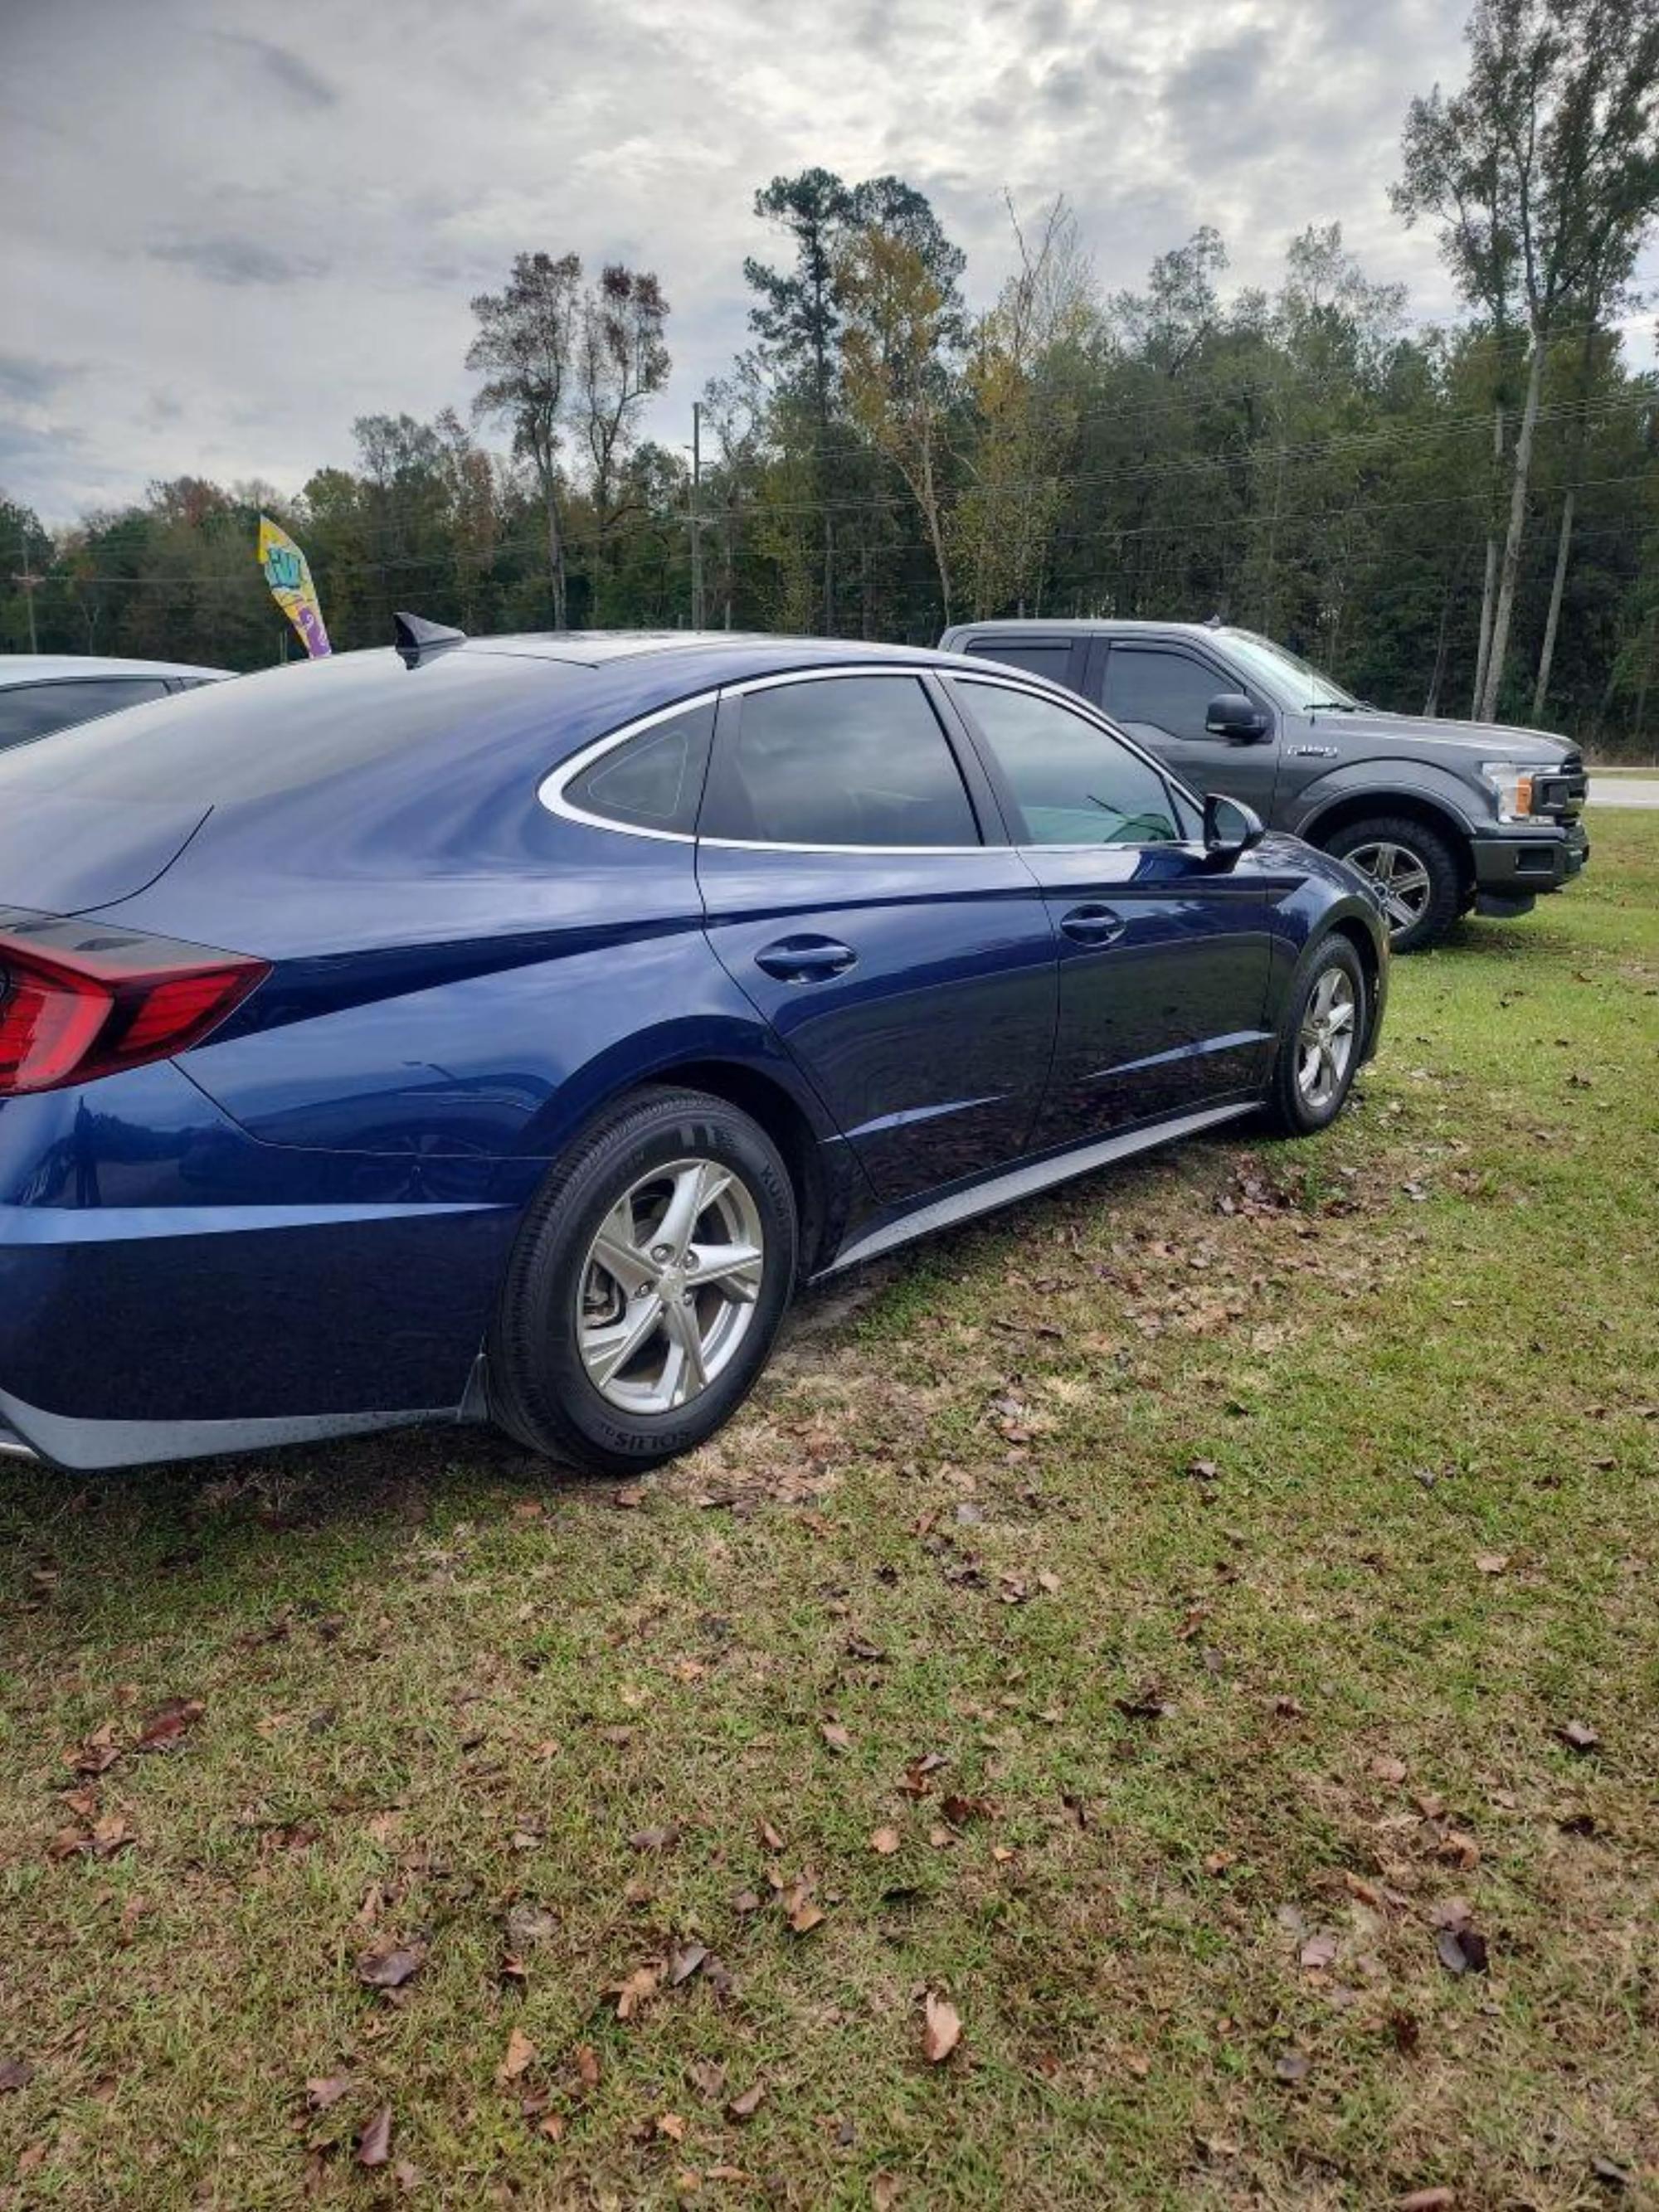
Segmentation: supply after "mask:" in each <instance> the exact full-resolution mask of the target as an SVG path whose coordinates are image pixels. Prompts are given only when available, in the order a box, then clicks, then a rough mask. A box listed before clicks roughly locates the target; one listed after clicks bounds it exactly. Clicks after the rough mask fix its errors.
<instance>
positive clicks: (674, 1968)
mask: <svg viewBox="0 0 1659 2212" xmlns="http://www.w3.org/2000/svg"><path fill="white" fill-rule="evenodd" d="M707 1957H708V1945H707V1944H706V1943H688V1944H687V1945H686V1947H685V1948H684V1950H683V1951H676V1952H675V1954H674V1955H673V1957H672V1958H671V1959H670V1960H669V1961H668V1986H669V1988H670V1989H671V1990H677V1989H678V1987H679V1986H680V1984H681V1983H682V1982H689V1981H690V1978H691V1977H692V1975H693V1974H695V1973H696V1971H697V1969H698V1967H699V1966H702V1962H703V1960H705V1959H706V1958H707Z"/></svg>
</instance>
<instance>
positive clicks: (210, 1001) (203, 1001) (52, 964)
mask: <svg viewBox="0 0 1659 2212" xmlns="http://www.w3.org/2000/svg"><path fill="white" fill-rule="evenodd" d="M269 974H270V964H269V963H268V962H266V961H264V960H255V959H252V958H249V957H247V956H246V955H245V954H243V953H240V952H215V951H210V949H209V948H208V947H207V946H205V945H179V944H177V943H175V942H174V941H173V939H171V938H166V937H151V936H149V935H148V934H146V933H144V932H143V931H141V930H136V929H117V928H111V927H108V926H107V925H104V924H100V923H98V922H95V921H87V920H77V919H76V918H75V917H73V916H69V917H65V916H62V915H46V914H24V913H21V912H19V911H18V910H17V909H16V908H0V1098H9V1097H16V1096H17V1095H18V1094H19V1093H21V1092H22V1091H57V1090H60V1089H62V1087H63V1086H64V1085H65V1084H67V1083H90V1082H91V1081H92V1079H94V1076H100V1075H112V1074H114V1073H116V1071H117V1070H118V1069H119V1068H124V1067H137V1066H140V1065H141V1064H142V1063H143V1061H145V1060H167V1059H169V1058H170V1057H171V1056H172V1055H173V1054H174V1053H177V1052H183V1051H185V1048H187V1047H188V1046H190V1045H193V1044H199V1043H200V1042H201V1041H202V1039H203V1038H204V1036H207V1034H208V1032H209V1031H210V1030H214V1029H216V1028H217V1027H218V1025H219V1024H220V1023H221V1022H222V1021H223V1020H224V1018H225V1017H226V1015H227V1014H228V1013H229V1012H230V1011H231V1009H232V1008H233V1007H234V1006H240V1004H241V1002H242V1000H244V999H246V996H247V995H248V993H249V992H250V991H252V989H253V988H254V987H255V986H256V985H258V984H259V983H262V982H263V981H264V979H265V977H266V976H267V975H269Z"/></svg>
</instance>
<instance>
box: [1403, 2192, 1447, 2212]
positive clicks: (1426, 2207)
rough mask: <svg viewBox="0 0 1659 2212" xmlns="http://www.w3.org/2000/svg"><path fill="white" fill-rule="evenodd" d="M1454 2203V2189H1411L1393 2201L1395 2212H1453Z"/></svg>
mask: <svg viewBox="0 0 1659 2212" xmlns="http://www.w3.org/2000/svg"><path fill="white" fill-rule="evenodd" d="M1395 2203H1396V2206H1397V2212H1453V2208H1454V2207H1455V2204H1456V2203H1457V2191H1455V2189H1413V2191H1412V2193H1411V2195H1410V2196H1409V2197H1398V2198H1396V2200H1395Z"/></svg>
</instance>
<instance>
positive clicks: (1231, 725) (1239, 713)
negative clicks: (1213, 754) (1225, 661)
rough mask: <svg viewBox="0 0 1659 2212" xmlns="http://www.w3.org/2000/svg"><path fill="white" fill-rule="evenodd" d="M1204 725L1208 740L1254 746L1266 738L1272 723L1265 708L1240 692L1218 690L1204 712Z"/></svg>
mask: <svg viewBox="0 0 1659 2212" xmlns="http://www.w3.org/2000/svg"><path fill="white" fill-rule="evenodd" d="M1204 726H1205V728H1206V730H1207V731H1208V732H1209V733H1210V735H1211V736H1212V738H1231V741H1232V742H1233V744H1236V745H1254V744H1260V743H1261V739H1262V738H1265V737H1266V736H1267V733H1268V732H1269V731H1270V730H1271V729H1272V727H1273V721H1272V718H1271V717H1270V716H1269V715H1268V714H1267V710H1266V708H1261V707H1258V706H1257V705H1256V703H1255V700H1254V699H1251V698H1249V697H1247V696H1246V695H1245V694H1244V693H1243V691H1218V692H1217V693H1216V695H1215V696H1214V698H1213V699H1212V700H1211V702H1210V703H1209V705H1208V706H1207V707H1206V708H1205V710H1204Z"/></svg>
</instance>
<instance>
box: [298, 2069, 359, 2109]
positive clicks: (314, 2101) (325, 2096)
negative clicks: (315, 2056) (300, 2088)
mask: <svg viewBox="0 0 1659 2212" xmlns="http://www.w3.org/2000/svg"><path fill="white" fill-rule="evenodd" d="M349 2087H351V2076H350V2075H349V2074H317V2075H313V2076H312V2078H311V2080H310V2081H307V2083H306V2102H307V2104H308V2105H309V2106H310V2107H311V2109H312V2111H313V2112H326V2111H327V2110H328V2108H329V2106H331V2105H337V2104H338V2103H339V2101H340V2100H341V2098H342V2097H343V2096H344V2094H345V2093H346V2091H347V2090H348V2089H349Z"/></svg>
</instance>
